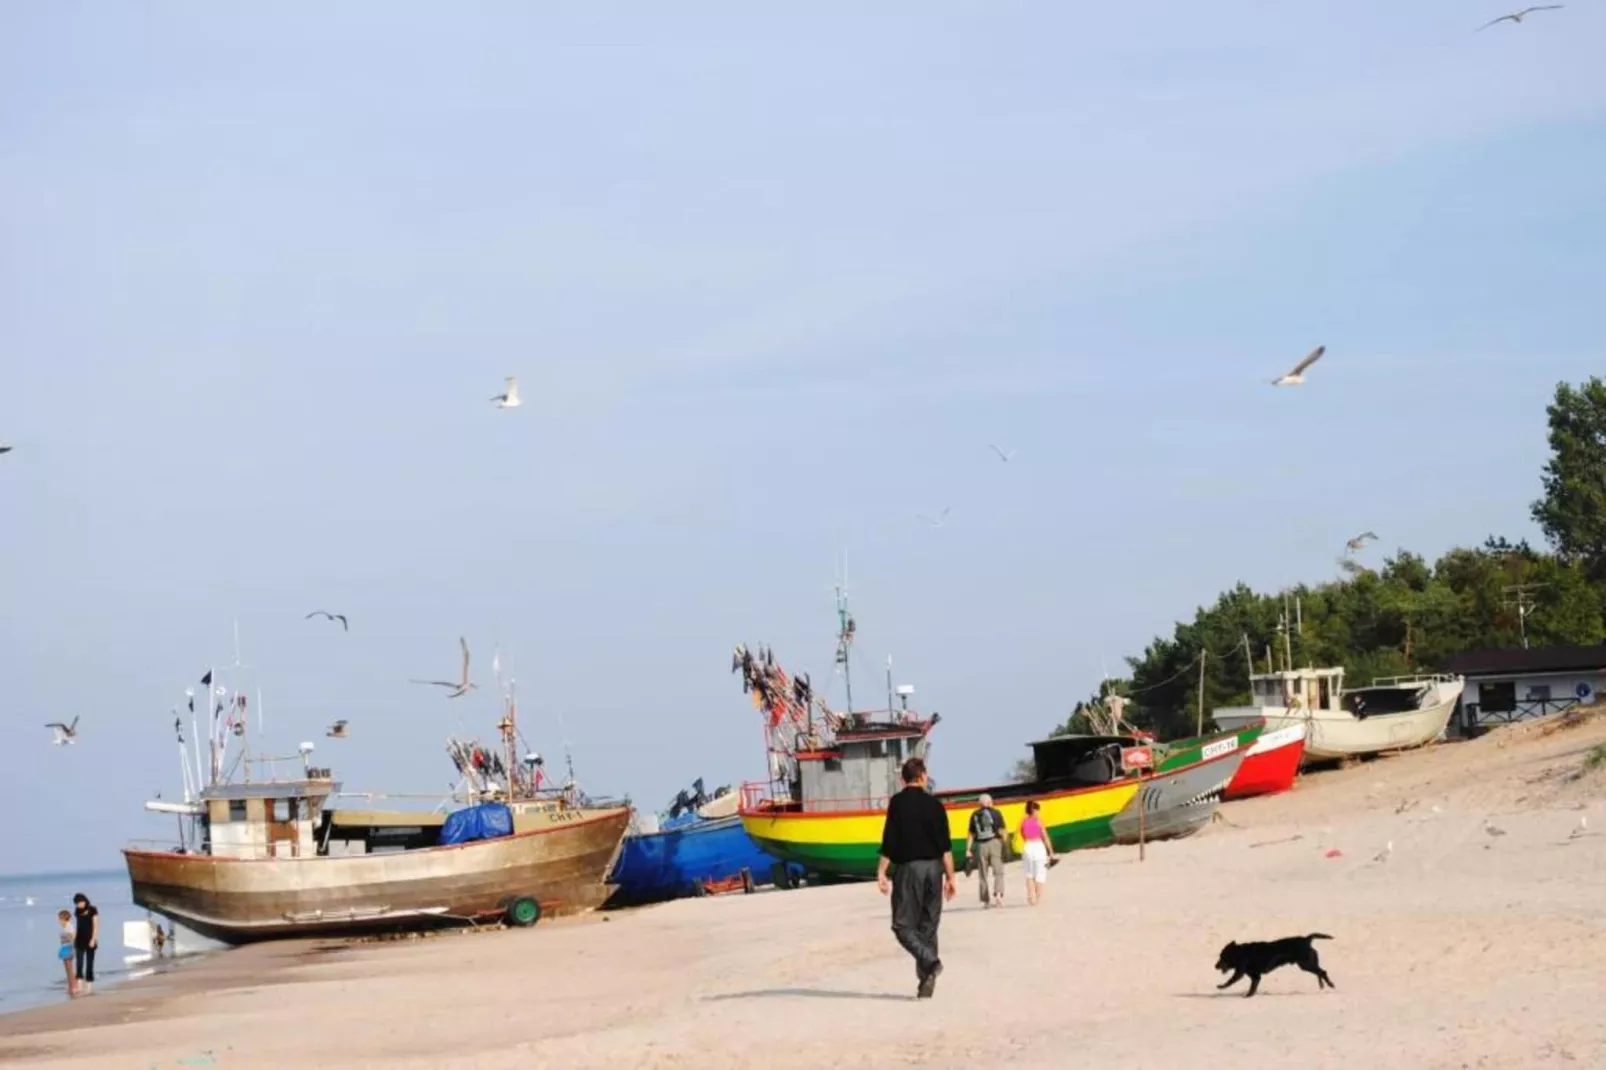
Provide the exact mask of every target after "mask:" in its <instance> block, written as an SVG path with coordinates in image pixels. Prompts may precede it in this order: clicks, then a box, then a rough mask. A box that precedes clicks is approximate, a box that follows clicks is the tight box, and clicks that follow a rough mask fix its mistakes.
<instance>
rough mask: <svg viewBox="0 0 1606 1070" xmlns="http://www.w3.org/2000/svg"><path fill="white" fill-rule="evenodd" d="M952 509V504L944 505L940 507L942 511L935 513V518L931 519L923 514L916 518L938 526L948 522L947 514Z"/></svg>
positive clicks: (935, 526)
mask: <svg viewBox="0 0 1606 1070" xmlns="http://www.w3.org/2000/svg"><path fill="white" fill-rule="evenodd" d="M952 511H953V506H951V505H945V506H943V507H942V512H940V513H938V514H937V517H936V519H935V520H934V519H932V518H931V517H929V516H924V515H922V516H919V517H917V518H916V519H918V520H922V521H924V522H926V523H927V524H930V525H931V526H932V527H934V528H940V527H942V526H943V525H944V524H946V523H948V514H949V513H950V512H952Z"/></svg>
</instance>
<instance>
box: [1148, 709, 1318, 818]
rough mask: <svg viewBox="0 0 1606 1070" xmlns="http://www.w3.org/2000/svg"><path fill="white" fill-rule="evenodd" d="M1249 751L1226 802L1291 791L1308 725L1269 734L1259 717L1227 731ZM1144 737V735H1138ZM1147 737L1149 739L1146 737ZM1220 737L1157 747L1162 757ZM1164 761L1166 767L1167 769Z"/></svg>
mask: <svg viewBox="0 0 1606 1070" xmlns="http://www.w3.org/2000/svg"><path fill="white" fill-rule="evenodd" d="M1226 732H1227V733H1230V734H1232V735H1234V736H1236V737H1237V738H1238V740H1239V742H1240V743H1241V744H1242V745H1243V746H1244V747H1245V748H1246V750H1245V751H1244V760H1243V764H1242V765H1240V766H1239V767H1238V772H1237V773H1235V774H1233V778H1232V782H1231V783H1229V784H1228V785H1227V789H1226V791H1225V792H1223V794H1222V798H1223V799H1224V800H1232V799H1246V798H1249V797H1251V796H1254V795H1274V794H1276V793H1278V792H1283V791H1288V790H1289V789H1290V788H1292V787H1293V786H1294V780H1295V778H1296V777H1297V776H1298V775H1299V763H1300V759H1301V758H1302V757H1303V756H1304V753H1305V733H1306V726H1305V725H1304V724H1303V723H1300V724H1291V725H1287V726H1285V727H1282V728H1278V729H1276V730H1274V731H1268V730H1267V728H1266V721H1265V719H1264V718H1257V719H1255V720H1253V721H1250V722H1248V723H1246V724H1243V725H1241V726H1236V727H1232V728H1228V729H1226ZM1138 734H1139V735H1140V737H1142V734H1141V733H1138ZM1142 738H1147V737H1142ZM1219 738H1220V736H1219V735H1218V736H1212V737H1197V738H1195V739H1186V740H1178V741H1176V742H1173V743H1161V744H1155V746H1156V747H1158V748H1159V749H1160V752H1161V753H1162V754H1169V753H1170V752H1171V751H1172V750H1173V749H1174V748H1186V747H1188V746H1191V745H1192V744H1193V743H1195V742H1198V741H1200V740H1203V741H1204V742H1209V741H1210V740H1212V739H1219ZM1165 767H1166V766H1165V763H1164V762H1162V768H1165Z"/></svg>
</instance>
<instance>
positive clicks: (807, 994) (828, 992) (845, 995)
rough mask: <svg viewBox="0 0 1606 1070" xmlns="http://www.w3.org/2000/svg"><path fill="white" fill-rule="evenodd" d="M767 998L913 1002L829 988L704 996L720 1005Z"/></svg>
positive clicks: (879, 993)
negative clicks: (730, 1001) (787, 997)
mask: <svg viewBox="0 0 1606 1070" xmlns="http://www.w3.org/2000/svg"><path fill="white" fill-rule="evenodd" d="M769 996H802V997H804V998H806V999H892V1000H897V1001H898V1002H899V1003H908V1002H911V1001H913V999H914V997H913V996H895V995H893V994H891V993H890V992H838V991H835V990H833V989H829V988H759V989H755V990H753V991H751V992H726V993H725V994H724V995H720V996H704V997H703V1001H704V1002H705V1003H720V1002H723V1001H725V1000H728V999H763V998H766V997H769Z"/></svg>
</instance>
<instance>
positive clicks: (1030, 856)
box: [1020, 799, 1054, 906]
mask: <svg viewBox="0 0 1606 1070" xmlns="http://www.w3.org/2000/svg"><path fill="white" fill-rule="evenodd" d="M1041 809H1042V807H1041V806H1040V805H1038V802H1037V800H1036V799H1033V800H1032V801H1031V802H1029V803H1027V804H1026V817H1025V819H1024V820H1022V821H1021V823H1020V838H1021V841H1022V843H1023V844H1024V845H1025V849H1024V850H1023V851H1022V852H1021V868H1022V869H1023V870H1024V871H1025V877H1026V904H1027V905H1028V906H1036V905H1037V901H1038V900H1039V899H1041V898H1043V886H1044V885H1046V884H1047V883H1048V867H1049V864H1050V863H1051V862H1053V860H1054V848H1053V847H1052V846H1051V845H1050V844H1049V842H1048V832H1047V831H1046V830H1045V829H1044V828H1043V819H1042V818H1041V817H1039V816H1038V811H1039V810H1041Z"/></svg>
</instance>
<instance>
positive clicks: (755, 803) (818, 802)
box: [742, 780, 891, 814]
mask: <svg viewBox="0 0 1606 1070" xmlns="http://www.w3.org/2000/svg"><path fill="white" fill-rule="evenodd" d="M889 798H891V796H890V795H874V796H871V795H861V796H856V797H850V796H842V797H834V798H829V799H805V800H803V801H801V802H800V801H798V800H797V799H794V798H792V797H791V795H790V794H784V793H782V792H780V791H777V790H776V789H775V786H773V785H771V784H769V783H767V782H765V781H762V780H750V781H748V782H746V783H744V784H743V785H742V809H743V810H765V809H770V810H784V811H787V812H790V813H804V814H815V813H827V814H828V813H856V812H857V813H862V812H864V811H869V810H885V809H886V808H887V800H888V799H889Z"/></svg>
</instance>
